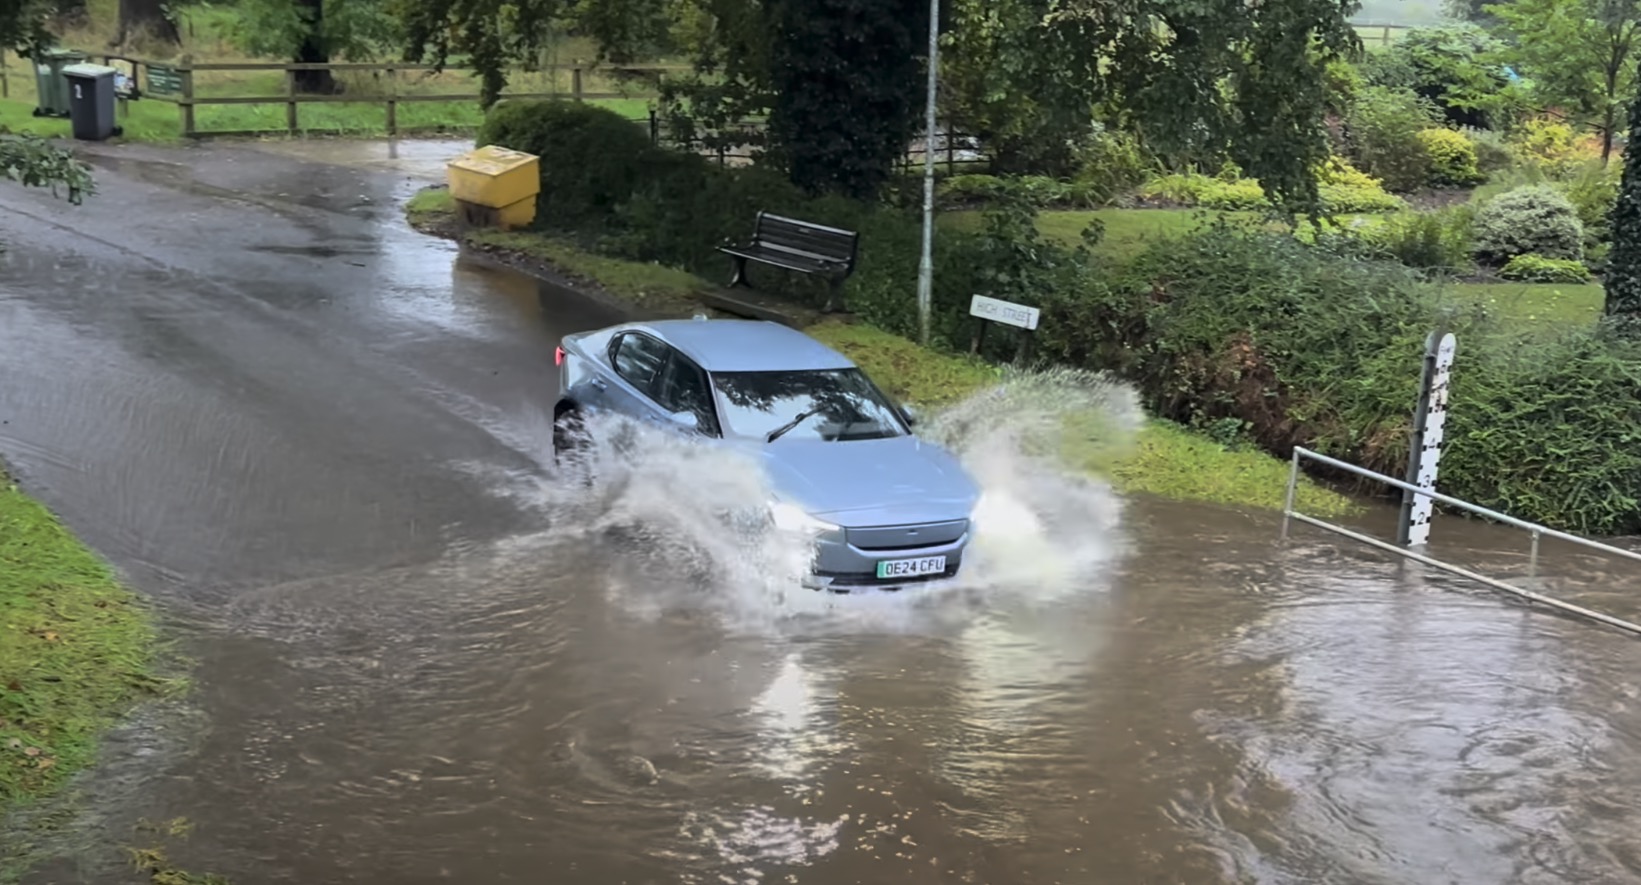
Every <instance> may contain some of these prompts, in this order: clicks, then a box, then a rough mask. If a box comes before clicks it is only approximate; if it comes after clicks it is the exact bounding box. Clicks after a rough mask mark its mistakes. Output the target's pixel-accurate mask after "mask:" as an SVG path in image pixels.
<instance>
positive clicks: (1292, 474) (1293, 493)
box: [1282, 446, 1299, 541]
mask: <svg viewBox="0 0 1641 885" xmlns="http://www.w3.org/2000/svg"><path fill="white" fill-rule="evenodd" d="M1298 496H1299V448H1298V447H1297V446H1296V447H1295V448H1294V450H1293V460H1292V461H1290V462H1289V463H1288V496H1287V498H1286V503H1285V504H1283V505H1282V540H1284V541H1286V540H1288V522H1289V521H1290V520H1291V519H1292V518H1293V504H1294V500H1295V499H1296V498H1298Z"/></svg>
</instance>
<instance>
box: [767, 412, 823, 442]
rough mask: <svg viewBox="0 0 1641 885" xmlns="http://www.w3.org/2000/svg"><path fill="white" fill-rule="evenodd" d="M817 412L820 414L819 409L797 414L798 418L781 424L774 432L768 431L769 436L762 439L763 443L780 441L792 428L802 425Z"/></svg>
mask: <svg viewBox="0 0 1641 885" xmlns="http://www.w3.org/2000/svg"><path fill="white" fill-rule="evenodd" d="M818 412H820V408H819V407H816V408H813V409H805V410H803V411H802V412H799V413H798V417H796V418H793V419H792V420H791V421H788V422H786V423H785V424H782V425H781V426H779V427H777V428H775V429H774V430H771V431H769V435H768V436H766V437H764V442H766V443H772V442H774V441H775V440H778V439H780V438H781V437H783V436H785V435H786V433H787V431H789V430H791V429H792V428H794V427H797V426H798V425H799V424H802V423H803V422H804V421H807V420H808V419H809V417H810V416H811V415H815V414H817V413H818Z"/></svg>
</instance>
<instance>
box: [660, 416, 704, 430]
mask: <svg viewBox="0 0 1641 885" xmlns="http://www.w3.org/2000/svg"><path fill="white" fill-rule="evenodd" d="M667 420H668V421H669V422H671V424H672V426H674V427H676V428H678V429H679V430H700V429H701V416H700V415H697V414H695V413H694V412H672V413H671V414H669V415H667Z"/></svg>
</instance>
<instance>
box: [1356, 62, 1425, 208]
mask: <svg viewBox="0 0 1641 885" xmlns="http://www.w3.org/2000/svg"><path fill="white" fill-rule="evenodd" d="M1439 119H1440V114H1439V112H1438V111H1437V110H1436V108H1435V106H1434V105H1433V104H1431V103H1430V102H1429V101H1428V100H1426V99H1423V98H1420V97H1419V96H1418V95H1415V94H1414V93H1413V91H1412V90H1411V89H1394V88H1389V87H1385V86H1369V87H1367V88H1365V89H1363V90H1361V91H1360V92H1358V93H1357V95H1356V100H1355V101H1353V102H1352V103H1351V106H1350V112H1349V113H1348V114H1346V116H1345V126H1346V132H1347V134H1346V137H1345V143H1346V145H1347V147H1348V148H1349V153H1350V159H1351V161H1352V162H1353V163H1355V164H1356V166H1357V168H1359V169H1361V170H1363V171H1364V172H1367V173H1368V174H1369V175H1372V176H1373V177H1375V178H1377V179H1379V180H1380V181H1382V182H1384V186H1385V187H1386V188H1387V189H1389V190H1392V191H1397V192H1407V191H1413V190H1417V189H1419V188H1421V187H1424V185H1425V182H1427V181H1429V180H1430V166H1431V159H1430V154H1429V153H1428V152H1427V151H1426V150H1425V147H1424V143H1423V142H1422V141H1420V140H1419V133H1420V132H1422V131H1424V130H1426V129H1429V128H1430V127H1431V126H1433V125H1434V124H1435V123H1436V122H1437V121H1438V120H1439Z"/></svg>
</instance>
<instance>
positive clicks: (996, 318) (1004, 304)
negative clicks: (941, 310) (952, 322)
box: [969, 295, 1042, 331]
mask: <svg viewBox="0 0 1641 885" xmlns="http://www.w3.org/2000/svg"><path fill="white" fill-rule="evenodd" d="M969 316H975V317H979V318H981V319H983V320H990V321H992V322H994V323H1002V324H1003V325H1005V326H1015V327H1017V328H1021V329H1026V330H1028V331H1029V330H1031V329H1035V328H1037V320H1038V318H1039V317H1040V316H1042V311H1040V310H1038V309H1037V308H1035V307H1027V306H1025V305H1024V304H1015V303H1014V302H1012V301H1003V300H1001V299H998V298H987V297H986V296H984V295H976V296H974V298H973V299H972V300H970V301H969Z"/></svg>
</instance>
